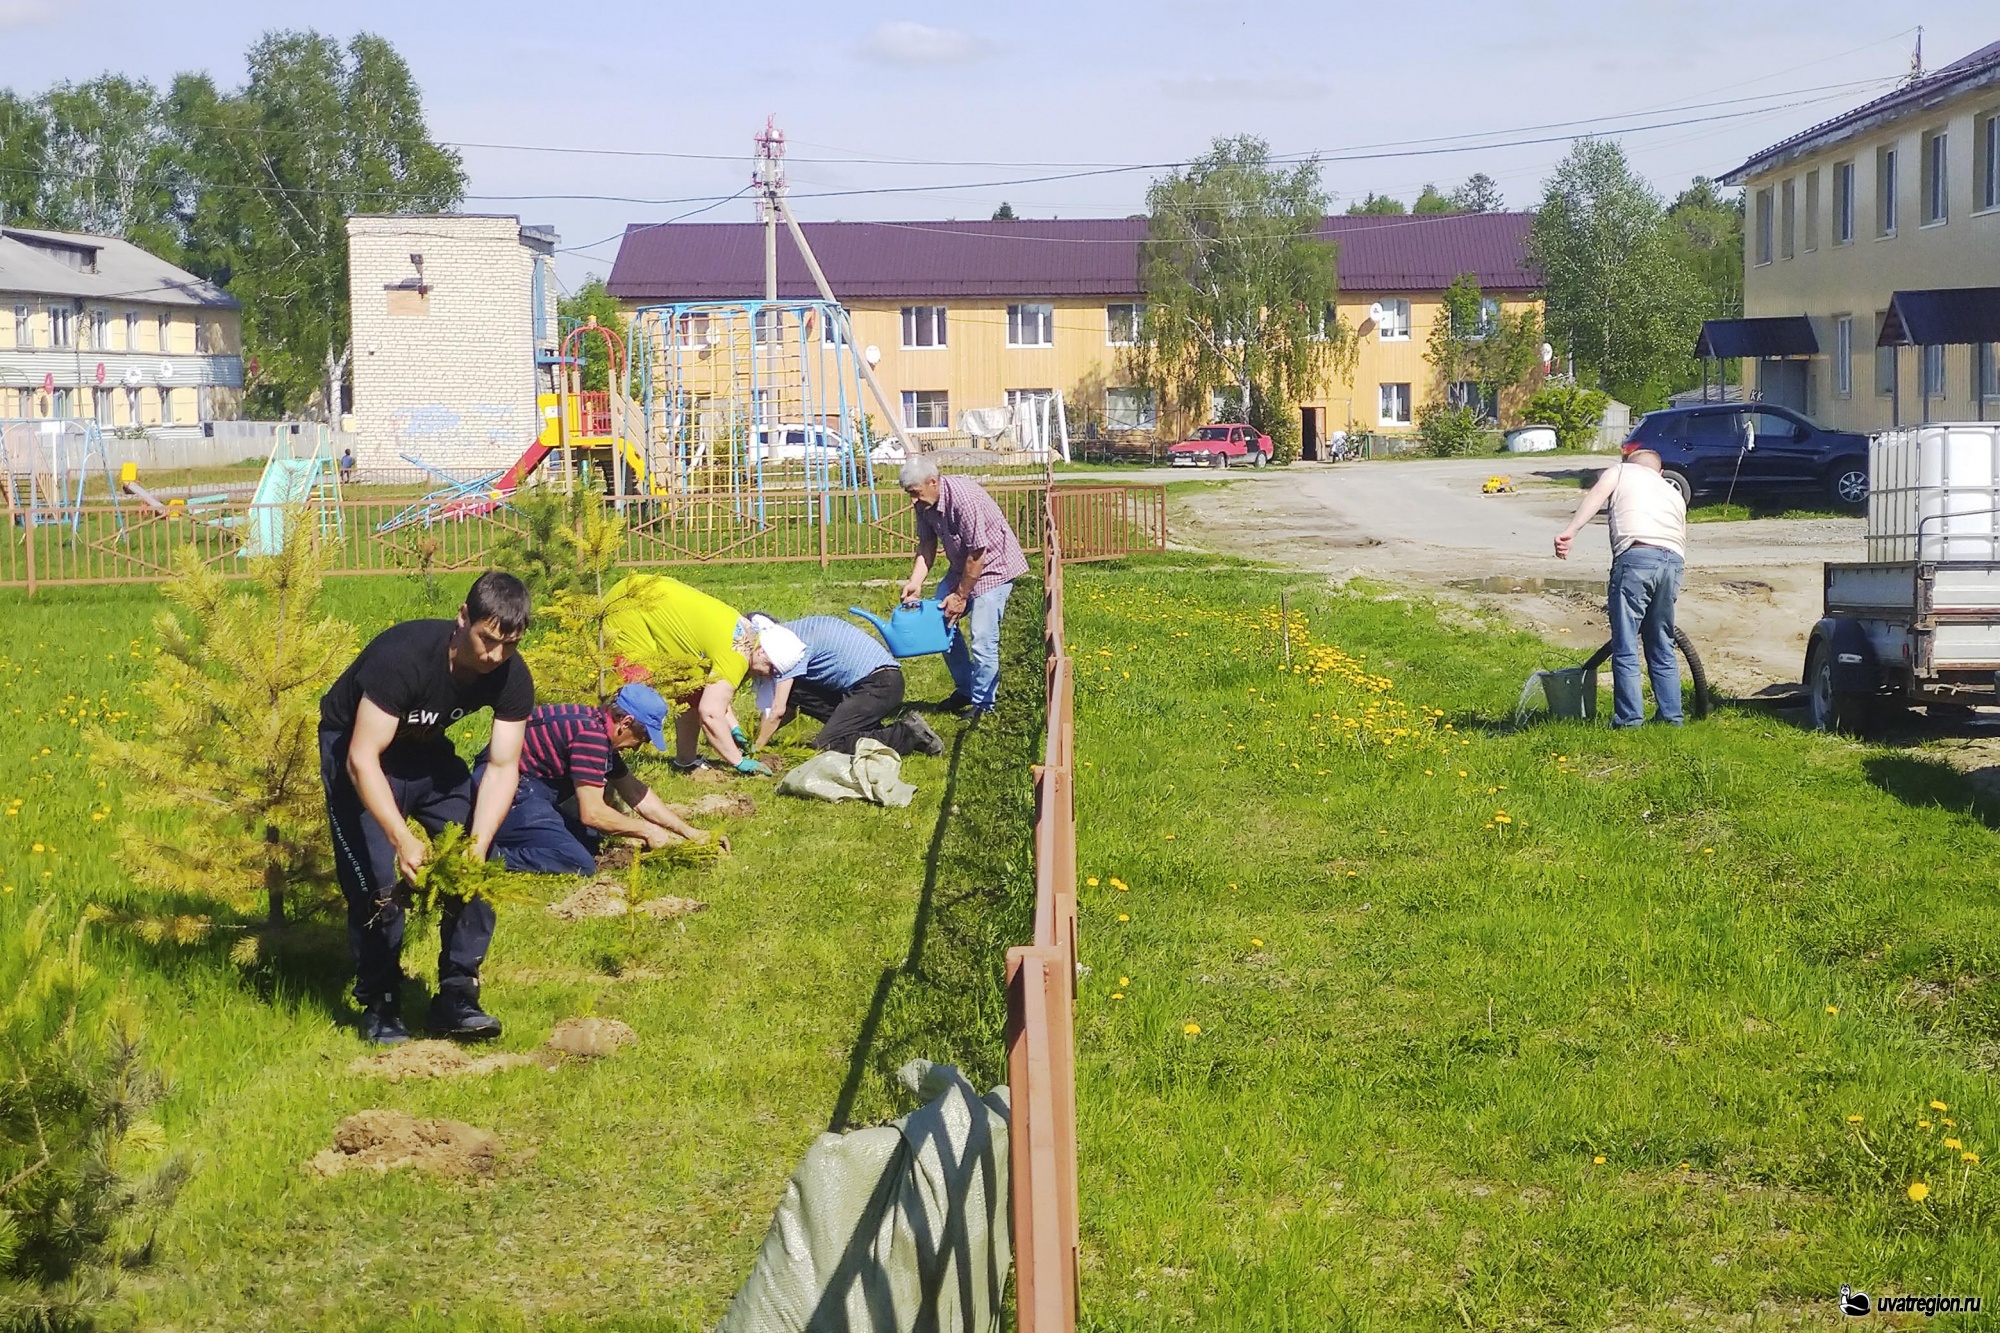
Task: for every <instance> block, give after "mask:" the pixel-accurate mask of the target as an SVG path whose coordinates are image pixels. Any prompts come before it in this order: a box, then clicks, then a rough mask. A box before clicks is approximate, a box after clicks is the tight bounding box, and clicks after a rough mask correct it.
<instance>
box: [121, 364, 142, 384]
mask: <svg viewBox="0 0 2000 1333" xmlns="http://www.w3.org/2000/svg"><path fill="white" fill-rule="evenodd" d="M144 378H145V376H143V375H141V374H140V373H139V367H137V366H128V367H126V370H125V387H126V388H128V389H136V388H138V387H139V381H140V380H142V379H144Z"/></svg>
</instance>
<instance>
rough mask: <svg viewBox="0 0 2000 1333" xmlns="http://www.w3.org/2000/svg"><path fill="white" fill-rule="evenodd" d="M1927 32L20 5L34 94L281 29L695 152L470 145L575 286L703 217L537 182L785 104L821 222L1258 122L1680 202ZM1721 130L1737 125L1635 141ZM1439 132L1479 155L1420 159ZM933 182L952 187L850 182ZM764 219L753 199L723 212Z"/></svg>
mask: <svg viewBox="0 0 2000 1333" xmlns="http://www.w3.org/2000/svg"><path fill="white" fill-rule="evenodd" d="M1918 23H1922V24H1924V25H1925V35H1924V50H1925V56H1926V62H1927V64H1928V65H1930V66H1931V67H1933V68H1934V67H1936V66H1938V65H1941V64H1943V63H1945V62H1946V61H1949V60H1952V59H1955V58H1957V57H1958V56H1960V55H1963V54H1965V53H1966V52H1967V51H1970V50H1973V49H1975V48H1977V47H1979V46H1982V45H1984V44H1985V43H1987V42H1989V41H1993V40H1996V39H2000V14H1996V11H1995V10H1993V9H1992V8H1991V7H1990V5H1987V4H1975V3H1973V2H1972V0H1952V2H1951V3H1936V4H1930V5H1924V6H1916V7H1913V8H1912V9H1910V10H1902V9H1901V8H1900V7H1899V6H1895V7H1888V8H1885V7H1883V6H1880V5H1877V4H1864V3H1860V0H1824V2H1823V3H1819V4H1816V5H1813V6H1810V7H1808V6H1802V5H1770V6H1749V5H1743V4H1740V3H1723V2H1722V0H1678V2H1676V3H1667V2H1666V0H1600V2H1598V3H1575V2H1574V0H1522V2H1520V3H1514V4H1511V5H1495V4H1480V3H1458V2H1454V3H1431V4H1426V3H1402V4H1394V3H1370V4H1362V5H1331V4H1327V3H1325V2H1324V0H1318V2H1317V3H1293V2H1291V0H1226V2H1225V0H1154V2H1153V3H1117V4H1112V3H1090V0H1080V2H1079V0H1071V3H1066V4H1064V3H1054V2H1053V0H1016V3H1013V4H1007V5H994V4H984V5H973V4H925V3H914V2H911V3H901V4H893V5H878V4H873V3H866V2H864V3H852V4H847V5H827V4H802V3H797V0H766V3H764V4H762V5H748V4H728V3H725V4H719V5H717V4H701V5H693V4H671V3H670V4H660V3H629V2H628V0H598V2H596V3H590V2H589V0H584V2H583V3H570V4H566V5H549V4H547V3H536V4H526V3H516V2H515V0H499V2H496V3H481V4H473V3H462V2H458V0H402V2H401V3H386V2H384V0H345V2H343V3H329V2H328V0H254V2H253V0H202V3H199V4H188V3H179V4H176V3H171V0H169V2H168V3H160V2H159V0H151V2H149V3H137V2H135V0H0V52H4V53H5V55H4V64H0V68H4V69H5V71H6V77H7V78H8V80H9V81H10V83H11V85H12V86H13V87H14V88H15V89H16V90H17V91H20V92H35V91H38V90H39V89H41V88H42V87H45V86H46V85H47V84H49V83H51V82H55V81H58V80H64V79H70V80H81V79H87V78H91V77H93V76H95V75H97V74H99V73H102V72H103V71H105V70H107V69H109V70H116V71H120V72H123V73H126V74H129V75H135V76H140V77H145V78H149V79H152V80H154V81H156V82H160V83H164V82H165V81H166V80H168V79H170V78H171V77H172V76H173V75H174V73H176V72H177V71H180V70H186V69H205V70H208V71H209V72H211V73H212V74H213V75H214V76H215V77H216V78H217V79H218V80H219V81H221V82H223V83H225V84H234V83H236V82H237V81H238V80H239V79H240V78H241V76H242V52H243V50H244V49H245V48H246V47H247V46H248V45H249V44H250V43H251V42H252V41H254V40H255V39H256V37H257V36H258V35H259V34H260V33H262V32H264V31H266V30H268V29H271V28H283V27H296V28H304V27H311V28H317V29H319V30H321V31H324V32H327V33H331V34H334V35H337V36H340V37H342V38H346V37H348V36H351V35H352V34H353V33H354V32H356V31H360V30H366V31H372V32H376V33H380V34H381V35H383V36H385V37H387V38H389V39H390V40H391V41H392V42H394V43H395V45H396V46H397V48H398V49H399V50H400V51H401V52H402V53H403V55H404V57H405V58H406V59H407V60H408V61H409V62H410V64H411V66H412V67H413V68H414V70H415V72H416V75H417V78H418V80H419V81H420V83H421V84H422V86H423V88H424V90H425V95H426V105H427V109H428V113H429V116H430V121H431V125H432V129H433V132H434V133H435V134H436V135H437V136H438V137H439V138H442V139H445V140H447V141H451V142H454V143H459V144H464V145H474V144H495V145H502V144H511V145H553V146H560V147H592V148H605V149H626V150H640V151H645V152H666V153H679V154H688V155H694V156H688V157H681V158H664V157H654V158H647V157H589V156H580V155H573V154H561V153H539V152H522V151H514V150H509V149H503V148H490V147H472V146H467V147H465V148H464V149H463V150H462V151H463V153H464V157H465V161H466V165H467V168H468V171H469V174H470V178H471V186H470V193H471V194H472V195H473V196H475V197H474V198H471V199H469V200H468V201H467V207H468V209H470V210H474V211H480V212H506V213H519V214H520V215H521V216H522V218H523V219H524V220H526V221H532V222H548V223H553V224H554V225H555V226H556V227H557V228H558V229H559V230H560V232H561V233H562V237H563V244H564V245H565V246H566V247H577V249H576V250H572V251H571V252H570V253H567V254H566V255H565V256H564V259H563V263H562V275H563V277H564V279H565V281H566V282H569V283H575V282H578V281H581V279H582V278H583V276H584V275H585V274H586V273H588V272H591V271H600V272H602V271H608V269H609V266H610V260H611V257H612V255H613V254H614V253H615V251H616V244H615V241H614V242H608V243H604V244H597V245H593V244H592V243H593V242H599V241H603V240H604V238H607V237H612V236H615V234H616V233H617V232H618V231H619V230H620V229H621V228H622V227H623V226H624V225H625V224H626V223H628V222H645V221H658V220H662V219H665V218H669V217H673V216H675V215H676V214H679V213H684V212H686V211H687V210H688V209H690V208H696V207H699V206H700V204H699V203H698V202H690V203H683V204H673V203H664V202H660V203H654V202H637V203H627V202H604V201H593V200H585V199H573V198H562V199H523V198H518V197H514V196H525V195H615V196H623V197H625V198H629V199H636V200H646V201H665V200H680V199H687V200H706V199H710V198H713V197H715V196H721V195H728V194H730V193H732V192H734V191H736V190H737V189H739V188H740V187H742V186H743V185H744V184H745V183H746V182H747V181H748V178H749V156H750V147H751V145H750V141H751V137H752V136H753V135H754V134H755V133H756V131H757V130H758V129H759V128H760V127H761V126H762V124H763V122H764V118H765V117H766V116H767V115H771V114H775V115H776V116H777V118H778V123H779V125H780V126H781V128H783V129H784V130H785V131H786V133H787V135H788V138H789V140H790V149H791V155H792V158H793V159H794V160H793V163H792V166H791V171H790V176H791V181H792V188H793V192H794V197H795V200H796V203H795V208H796V210H797V212H798V214H799V215H800V216H801V217H802V218H807V219H816V218H974V217H979V218H983V217H986V216H987V215H988V214H990V213H991V212H992V210H993V208H994V207H995V205H997V204H998V203H999V202H1000V201H1001V200H1002V199H1005V200H1008V201H1010V202H1011V203H1012V204H1013V205H1014V208H1015V209H1016V211H1017V212H1020V213H1022V214H1024V215H1027V216H1050V215H1057V216H1065V217H1080V216H1098V215H1120V214H1125V213H1131V212H1136V211H1139V210H1141V209H1142V208H1143V206H1144V194H1145V188H1146V184H1147V182H1148V180H1149V179H1150V178H1151V177H1152V175H1154V174H1156V173H1154V172H1151V171H1146V170H1140V171H1122V172H1109V173H1105V174H1100V175H1092V176H1084V177H1081V178H1076V179H1068V180H1055V181H1042V182H1038V183H1006V184H1002V183H1000V182H1015V181H1020V180H1021V179H1022V178H1027V177H1035V176H1045V175H1051V174H1058V173H1060V172H1061V171H1063V170H1064V168H1063V167H1061V166H1056V167H1046V166H1033V165H1013V164H1049V163H1053V164H1072V163H1089V164H1114V165H1124V164H1134V163H1157V162H1169V161H1178V160H1182V159H1185V158H1187V157H1189V156H1192V155H1194V154H1196V153H1198V152H1200V151H1201V150H1202V149H1203V148H1204V147H1206V145H1207V144H1208V142H1209V141H1210V139H1211V138H1213V137H1214V136H1215V135H1218V134H1228V133H1239V132H1247V133H1254V134H1259V135H1262V136H1263V137H1265V138H1266V139H1267V140H1269V142H1270V143H1271V145H1272V147H1273V149H1274V150H1275V151H1278V152H1305V151H1313V150H1319V151H1322V152H1324V153H1325V154H1326V155H1327V156H1328V157H1329V158H1335V157H1339V156H1342V155H1343V154H1342V153H1341V152H1340V151H1339V150H1355V149H1360V150H1363V151H1364V152H1366V153H1372V154H1378V155H1377V156H1372V157H1368V158H1366V159H1365V160H1349V161H1336V160H1329V161H1328V162H1327V164H1326V167H1325V170H1324V180H1325V182H1326V185H1327V188H1328V189H1329V190H1330V191H1332V192H1333V193H1334V194H1335V195H1336V197H1337V198H1339V199H1341V200H1345V199H1347V198H1358V197H1360V196H1361V195H1363V194H1365V193H1367V192H1368V191H1370V190H1375V191H1381V192H1385V193H1391V194H1396V195H1399V196H1401V197H1402V198H1404V199H1405V200H1406V201H1407V200H1408V199H1411V198H1413V197H1414V196H1415V194H1416V193H1417V191H1418V189H1420V188H1421V187H1422V185H1423V184H1424V182H1426V181H1436V182H1438V183H1439V184H1440V185H1441V186H1443V187H1445V188H1447V189H1448V188H1450V187H1451V186H1452V185H1454V184H1456V183H1457V182H1458V181H1460V180H1462V179H1463V178H1464V177H1465V176H1467V175H1469V174H1470V173H1472V172H1474V171H1479V170H1483V171H1486V172H1488V173H1489V174H1491V175H1493V176H1494V177H1496V178H1497V179H1498V180H1499V182H1500V184H1501V186H1502V189H1503V190H1504V192H1505V194H1506V196H1507V199H1508V202H1509V204H1510V205H1513V206H1526V205H1528V204H1530V203H1531V202H1532V201H1533V200H1534V198H1535V197H1536V196H1537V194H1538V192H1539V188H1538V187H1539V182H1540V181H1541V180H1542V178H1543V177H1544V176H1546V174H1547V173H1548V171H1549V169H1550V168H1551V167H1552V166H1553V165H1554V163H1555V162H1556V161H1557V160H1558V159H1559V158H1560V157H1561V156H1562V154H1563V151H1564V149H1565V147H1566V144H1564V143H1562V142H1544V143H1536V144H1519V145H1516V146H1509V147H1479V148H1477V149H1476V150H1473V151H1466V150H1463V149H1462V148H1461V147H1460V146H1458V145H1455V144H1452V143H1445V144H1442V145H1440V144H1435V143H1434V144H1427V145H1426V144H1414V143H1412V142H1411V141H1415V140H1426V139H1438V138H1442V137H1444V136H1464V135H1469V134H1482V135H1488V136H1491V137H1494V138H1501V139H1527V138H1553V137H1557V136H1561V135H1566V134H1571V133H1575V132H1577V131H1578V129H1580V128H1584V127H1583V126H1579V125H1577V124H1574V123H1572V122H1589V124H1590V126H1591V127H1595V128H1612V127H1628V129H1627V132H1626V133H1623V134H1620V135H1618V136H1617V137H1619V138H1621V139H1622V141H1623V142H1624V143H1625V145H1626V148H1627V151H1628V152H1629V153H1630V154H1631V155H1632V157H1633V159H1634V161H1635V162H1636V163H1637V164H1638V166H1639V168H1640V169H1641V170H1642V171H1643V172H1644V173H1645V174H1646V175H1647V176H1649V177H1650V178H1651V179H1652V180H1653V181H1654V183H1655V184H1656V185H1657V186H1658V187H1659V188H1660V189H1661V190H1662V191H1663V192H1666V193H1669V194H1670V193H1672V192H1673V191H1674V190H1676V189H1678V188H1679V187H1680V186H1681V185H1683V184H1685V183H1686V181H1687V179H1688V178H1689V177H1691V176H1693V175H1694V174H1696V173H1698V172H1700V173H1709V174H1713V173H1716V172H1720V171H1723V170H1726V169H1728V168H1729V167H1731V166H1733V165H1735V164H1736V163H1737V162H1739V161H1741V160H1742V159H1743V158H1744V157H1745V156H1746V155H1747V154H1748V153H1749V152H1751V151H1753V150H1755V149H1757V148H1759V147H1762V146H1763V145H1765V144H1768V143H1771V142H1773V141H1775V140H1777V139H1780V138H1783V137H1785V136H1786V135H1789V134H1791V133H1793V132H1794V131H1796V130H1798V129H1802V128H1804V127H1805V126H1807V125H1810V124H1812V123H1814V122H1815V121H1818V120H1821V119H1824V118H1825V117H1827V116H1829V115H1831V114H1834V113H1835V112H1837V111H1839V110H1841V109H1843V108H1844V107H1847V106H1850V105H1853V104H1855V103H1857V102H1860V101H1863V100H1866V99H1867V98H1868V97H1870V96H1873V95H1874V94H1875V93H1877V92H1879V91H1881V90H1883V89H1884V88H1886V87H1887V86H1889V85H1888V82H1887V81H1888V80H1892V79H1893V78H1894V77H1895V76H1897V75H1898V74H1900V73H1903V72H1905V71H1906V70H1907V69H1908V65H1909V55H1910V46H1911V43H1912V41H1913V39H1914V25H1916V24H1918ZM1788 104H1790V105H1788ZM1741 113H1747V114H1741ZM1700 117H1728V118H1726V119H1706V120H1700V121H1699V122H1698V123H1687V124H1679V125H1661V127H1660V128H1651V129H1639V128H1636V127H1639V126H1652V125H1660V124H1661V122H1668V121H1694V120H1696V118H1700ZM1526 127H1550V128H1541V129H1527V128H1526ZM1515 130H1520V131H1523V132H1521V133H1517V134H1505V133H1499V132H1503V131H1515ZM1384 145H1393V146H1387V147H1385V146H1384ZM1440 147H1442V148H1446V149H1449V150H1450V151H1442V152H1437V151H1429V152H1424V153H1423V154H1422V155H1416V154H1414V153H1413V150H1416V149H1436V148H1440ZM1379 154H1388V155H1379ZM699 155H710V156H709V157H708V158H704V157H702V156H699ZM1345 155H1347V156H1359V154H1354V153H1348V154H1345ZM856 159H875V161H857V160H856ZM944 163H963V164H966V165H943V164H944ZM1070 169H1071V170H1080V169H1082V168H1070ZM920 185H922V186H950V187H953V188H949V189H940V190H928V191H925V192H922V193H901V192H898V193H879V194H858V195H838V194H835V193H833V192H836V191H846V190H875V189H883V188H885V187H910V186H920ZM815 196H819V197H815ZM751 215H752V214H751V207H750V204H749V202H748V200H747V199H745V200H736V201H732V202H728V203H723V204H721V205H719V206H718V207H716V208H714V209H712V210H711V211H709V212H707V213H704V214H703V215H702V216H703V217H704V218H709V219H716V220H743V219H747V218H749V217H750V216H751Z"/></svg>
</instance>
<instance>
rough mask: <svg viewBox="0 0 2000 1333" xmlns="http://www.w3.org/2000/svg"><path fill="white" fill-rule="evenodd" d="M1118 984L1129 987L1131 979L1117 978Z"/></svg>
mask: <svg viewBox="0 0 2000 1333" xmlns="http://www.w3.org/2000/svg"><path fill="white" fill-rule="evenodd" d="M1118 984H1119V985H1121V986H1129V985H1131V984H1132V978H1130V977H1120V978H1118Z"/></svg>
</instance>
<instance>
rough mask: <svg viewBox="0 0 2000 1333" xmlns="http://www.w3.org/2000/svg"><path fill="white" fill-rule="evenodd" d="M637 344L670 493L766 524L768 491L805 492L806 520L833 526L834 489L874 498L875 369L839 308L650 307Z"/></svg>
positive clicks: (816, 304)
mask: <svg viewBox="0 0 2000 1333" xmlns="http://www.w3.org/2000/svg"><path fill="white" fill-rule="evenodd" d="M631 343H632V348H633V353H634V358H633V360H634V364H633V366H632V370H631V379H632V380H633V381H634V383H635V389H634V393H633V395H632V396H633V397H634V398H635V399H636V400H637V401H638V403H639V404H640V407H641V410H642V413H643V421H644V423H645V428H646V429H645V448H644V450H643V451H642V452H643V455H644V456H643V459H642V461H643V462H644V464H645V465H646V468H647V475H649V476H652V477H655V478H660V479H662V480H663V481H664V483H665V485H664V487H663V489H664V491H665V492H666V493H669V494H673V495H688V496H705V497H708V498H711V499H720V500H724V501H726V503H727V504H728V505H729V507H730V508H732V509H734V510H735V511H737V512H739V513H743V514H746V515H749V516H751V517H753V518H754V519H755V520H756V521H759V522H762V521H764V518H765V493H766V492H767V491H773V490H785V491H793V492H796V491H804V492H805V493H806V495H807V499H806V514H805V516H806V517H807V518H808V519H809V520H811V519H814V518H817V519H818V520H819V521H822V522H823V521H826V518H827V516H828V513H829V508H828V506H827V504H826V500H827V498H828V497H830V496H831V495H832V494H833V492H835V491H845V492H849V493H852V494H855V495H856V496H857V497H858V496H861V495H863V494H868V493H872V490H873V487H874V485H875V473H874V465H873V460H872V459H871V458H870V456H869V449H868V445H869V442H870V441H869V427H868V416H867V412H866V411H865V409H864V407H863V401H864V399H863V376H864V375H865V373H866V372H865V370H864V369H863V365H862V360H861V354H860V353H859V352H858V351H857V350H856V348H855V347H854V344H853V336H852V328H851V326H850V324H849V321H848V316H847V311H846V309H845V308H844V307H842V306H841V305H840V304H839V303H837V302H834V301H824V300H822V301H803V300H800V301H775V300H773V301H742V302H708V301H701V302H679V303H675V304H672V305H660V306H646V307H643V308H641V309H640V310H638V311H637V312H636V313H635V314H634V315H633V319H632V326H631ZM869 503H870V504H871V505H872V494H870V496H869ZM871 512H872V510H871Z"/></svg>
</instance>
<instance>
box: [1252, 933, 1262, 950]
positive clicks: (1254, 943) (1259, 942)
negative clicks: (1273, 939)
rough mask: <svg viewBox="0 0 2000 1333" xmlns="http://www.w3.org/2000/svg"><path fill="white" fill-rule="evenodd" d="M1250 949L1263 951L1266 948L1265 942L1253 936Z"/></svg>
mask: <svg viewBox="0 0 2000 1333" xmlns="http://www.w3.org/2000/svg"><path fill="white" fill-rule="evenodd" d="M1250 947H1251V948H1253V949H1261V948H1263V947H1264V941H1262V940H1260V939H1258V938H1257V937H1256V936H1255V935H1252V936H1251V937H1250Z"/></svg>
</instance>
